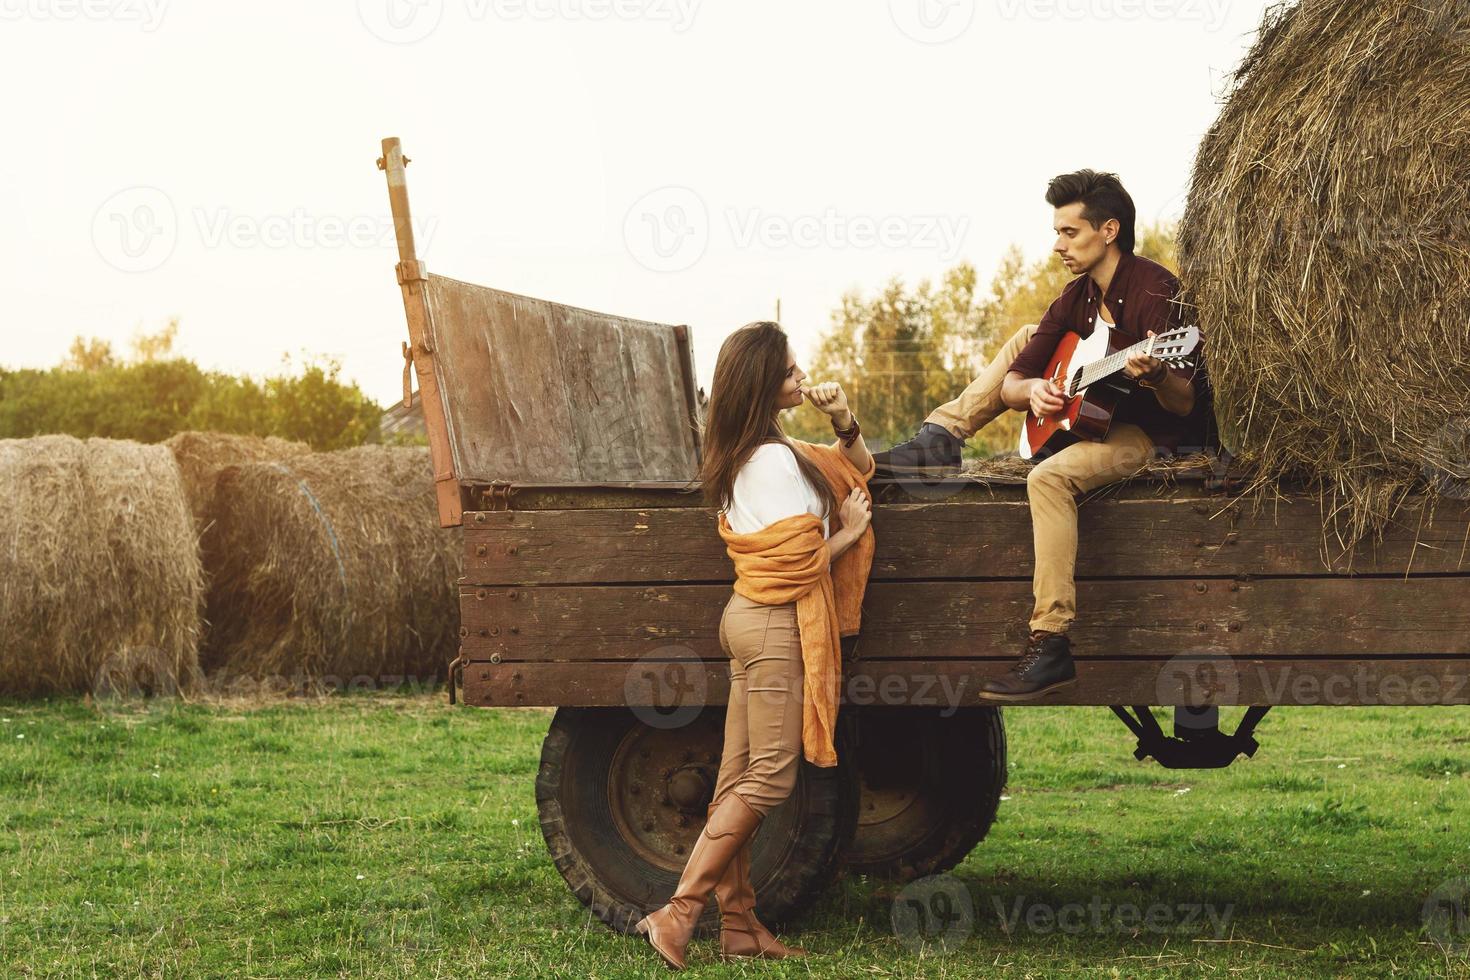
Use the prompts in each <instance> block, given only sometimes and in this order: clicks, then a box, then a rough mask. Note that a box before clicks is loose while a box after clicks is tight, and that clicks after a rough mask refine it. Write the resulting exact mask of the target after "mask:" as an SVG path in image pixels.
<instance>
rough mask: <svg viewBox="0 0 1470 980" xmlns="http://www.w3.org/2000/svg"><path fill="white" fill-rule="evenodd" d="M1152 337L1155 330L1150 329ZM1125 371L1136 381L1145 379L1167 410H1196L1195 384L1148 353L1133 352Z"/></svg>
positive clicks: (1179, 412)
mask: <svg viewBox="0 0 1470 980" xmlns="http://www.w3.org/2000/svg"><path fill="white" fill-rule="evenodd" d="M1148 335H1149V336H1150V337H1152V336H1153V335H1154V332H1153V331H1152V330H1150V331H1149V332H1148ZM1123 373H1124V374H1125V375H1127V376H1128V377H1129V378H1131V379H1133V380H1134V381H1145V382H1147V387H1149V388H1152V389H1153V393H1154V398H1156V399H1157V400H1158V403H1159V404H1160V405H1162V406H1163V407H1164V410H1165V411H1167V412H1173V413H1174V414H1175V415H1188V414H1189V413H1190V412H1191V411H1193V410H1194V385H1192V384H1190V383H1189V382H1188V381H1184V380H1181V379H1180V378H1178V377H1175V375H1174V372H1172V371H1170V370H1169V366H1168V365H1167V364H1165V363H1164V362H1163V361H1161V360H1159V359H1158V358H1157V357H1152V356H1150V355H1148V354H1132V355H1130V356H1129V358H1128V364H1127V366H1126V367H1124V368H1123Z"/></svg>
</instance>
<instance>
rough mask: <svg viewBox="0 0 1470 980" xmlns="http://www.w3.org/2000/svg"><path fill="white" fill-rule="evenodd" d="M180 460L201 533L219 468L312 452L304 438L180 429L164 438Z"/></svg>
mask: <svg viewBox="0 0 1470 980" xmlns="http://www.w3.org/2000/svg"><path fill="white" fill-rule="evenodd" d="M164 445H165V446H167V447H168V449H169V452H171V453H173V454H174V459H175V460H176V461H177V462H178V464H179V472H180V474H181V475H182V476H183V479H184V492H185V493H187V494H188V496H189V507H190V509H191V510H192V511H193V513H194V524H195V526H196V527H198V528H199V531H200V533H203V531H204V528H205V527H206V526H208V524H209V522H210V520H211V519H212V514H211V511H210V505H211V503H212V501H213V499H214V482H215V479H216V478H217V477H218V476H219V472H220V470H222V469H224V468H225V467H226V466H234V465H236V464H238V463H257V462H278V461H280V460H286V459H294V458H296V457H297V456H304V455H306V454H307V453H309V452H311V447H310V446H308V445H307V444H306V443H304V442H293V441H291V440H289V439H280V438H277V437H276V436H265V437H261V436H245V435H235V434H233V433H227V432H180V433H177V434H176V435H174V436H171V437H170V438H169V439H168V440H166V441H165V442H164Z"/></svg>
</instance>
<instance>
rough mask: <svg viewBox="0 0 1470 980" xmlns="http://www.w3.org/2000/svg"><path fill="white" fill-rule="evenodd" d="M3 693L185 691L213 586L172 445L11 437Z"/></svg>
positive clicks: (2, 458) (3, 558)
mask: <svg viewBox="0 0 1470 980" xmlns="http://www.w3.org/2000/svg"><path fill="white" fill-rule="evenodd" d="M0 536H3V537H0V693H3V694H7V695H23V696H35V695H47V694H59V693H69V692H70V693H76V692H88V693H94V694H99V693H107V694H116V693H119V692H124V691H127V692H135V691H136V692H144V693H150V694H168V693H187V692H188V691H191V690H193V689H194V688H195V686H196V685H197V683H198V681H199V680H200V674H199V661H198V640H199V613H200V607H201V605H202V602H203V595H204V586H203V576H202V573H201V570H200V563H199V552H198V546H197V540H196V537H195V534H194V527H193V524H192V522H191V520H190V516H189V505H188V502H187V501H186V499H185V497H184V487H183V482H182V480H181V479H180V476H179V469H178V466H177V465H176V464H175V463H174V459H173V456H172V455H170V453H169V452H168V450H167V449H165V448H164V447H162V446H148V445H143V444H141V443H137V442H131V441H126V440H113V439H87V440H85V441H83V440H80V439H75V438H73V437H71V436H62V435H48V436H39V437H36V438H33V439H3V440H0Z"/></svg>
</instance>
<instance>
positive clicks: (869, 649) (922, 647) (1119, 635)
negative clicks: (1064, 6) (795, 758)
mask: <svg viewBox="0 0 1470 980" xmlns="http://www.w3.org/2000/svg"><path fill="white" fill-rule="evenodd" d="M730 594H731V592H730V587H729V586H727V585H654V586H540V587H534V588H514V589H505V588H492V587H480V588H471V587H463V588H461V599H460V618H461V623H462V626H463V629H464V631H465V638H464V641H463V646H464V651H465V654H466V656H468V657H469V658H470V659H473V660H488V659H490V658H491V657H500V658H501V659H502V660H507V661H509V660H520V661H546V660H568V661H575V660H633V659H637V658H639V657H643V656H646V655H648V654H649V652H650V651H652V650H655V649H658V648H661V647H683V648H688V649H689V650H691V651H693V655H695V656H700V657H705V658H708V659H715V658H718V657H719V656H720V655H721V654H720V650H719V623H720V617H721V615H722V613H723V611H724V605H725V603H726V602H727V601H728V600H729V597H730ZM1467 599H1470V577H1464V576H1454V577H1452V576H1428V577H1423V578H1413V579H1401V578H1287V579H1261V580H1253V581H1245V582H1237V581H1229V580H1220V579H1100V580H1095V581H1088V582H1081V583H1079V584H1078V607H1079V609H1080V610H1081V615H1080V616H1079V618H1078V622H1077V624H1076V625H1075V626H1074V627H1073V629H1072V639H1073V644H1074V649H1075V651H1076V655H1077V656H1078V657H1079V658H1087V657H1160V656H1164V657H1168V656H1174V655H1176V654H1182V653H1190V654H1211V655H1229V656H1234V657H1256V656H1298V657H1334V656H1355V655H1381V654H1404V655H1422V656H1439V655H1451V656H1462V655H1470V601H1467ZM1031 606H1032V600H1031V587H1030V584H1029V583H1026V582H875V583H870V584H869V586H868V591H867V593H866V595H865V598H864V603H863V627H862V632H861V634H860V635H859V636H858V638H857V648H856V654H857V655H858V656H861V657H910V658H913V659H923V660H943V659H950V658H954V659H963V658H972V657H1005V658H1009V657H1013V656H1015V655H1017V652H1018V651H1019V649H1020V646H1021V644H1022V643H1023V642H1024V635H1025V624H1026V621H1027V619H1028V618H1029V616H1030V613H1031Z"/></svg>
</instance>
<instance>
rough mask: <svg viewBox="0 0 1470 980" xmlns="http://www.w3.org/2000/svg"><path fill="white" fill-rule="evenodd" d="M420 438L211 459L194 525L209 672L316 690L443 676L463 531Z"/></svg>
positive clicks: (454, 632) (455, 640)
mask: <svg viewBox="0 0 1470 980" xmlns="http://www.w3.org/2000/svg"><path fill="white" fill-rule="evenodd" d="M432 477H433V467H432V466H431V464H430V461H429V451H428V449H427V448H424V447H403V448H398V447H385V446H359V447H357V448H354V449H346V450H341V451H337V452H328V453H312V454H310V455H306V456H299V457H296V458H294V459H291V460H288V461H283V462H275V463H246V464H241V465H238V466H229V467H226V468H225V469H223V470H221V471H220V474H219V478H218V481H217V483H216V489H215V501H214V520H213V523H212V524H211V525H210V526H209V527H208V528H207V529H206V531H205V533H204V537H203V551H204V556H205V564H206V567H207V568H208V570H209V575H210V590H209V599H208V604H207V607H206V618H207V619H208V620H209V623H210V628H209V632H208V635H207V638H206V640H205V644H204V650H203V652H202V654H201V660H202V662H203V664H204V667H205V669H206V670H207V671H210V672H213V673H216V678H217V679H224V678H229V679H241V678H249V679H251V680H253V681H256V682H262V683H264V684H266V685H268V686H270V687H277V688H286V689H301V688H310V689H312V690H317V689H320V688H321V687H323V686H347V685H352V684H353V683H354V680H356V681H357V683H359V684H360V683H361V682H362V681H361V679H362V678H364V677H365V678H367V679H368V682H369V683H370V684H371V685H373V686H384V685H387V686H392V685H394V684H396V683H400V682H404V681H412V682H428V681H430V680H437V679H439V678H441V677H443V676H444V674H445V673H446V667H447V666H448V663H449V661H450V660H452V659H453V658H454V655H455V652H456V650H457V648H458V644H459V594H458V593H459V589H458V585H457V579H458V578H459V575H460V565H461V555H460V541H461V535H460V534H459V532H458V529H455V528H451V529H444V528H441V527H440V526H439V518H438V510H437V507H436V505H435V501H434V484H433V478H432Z"/></svg>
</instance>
